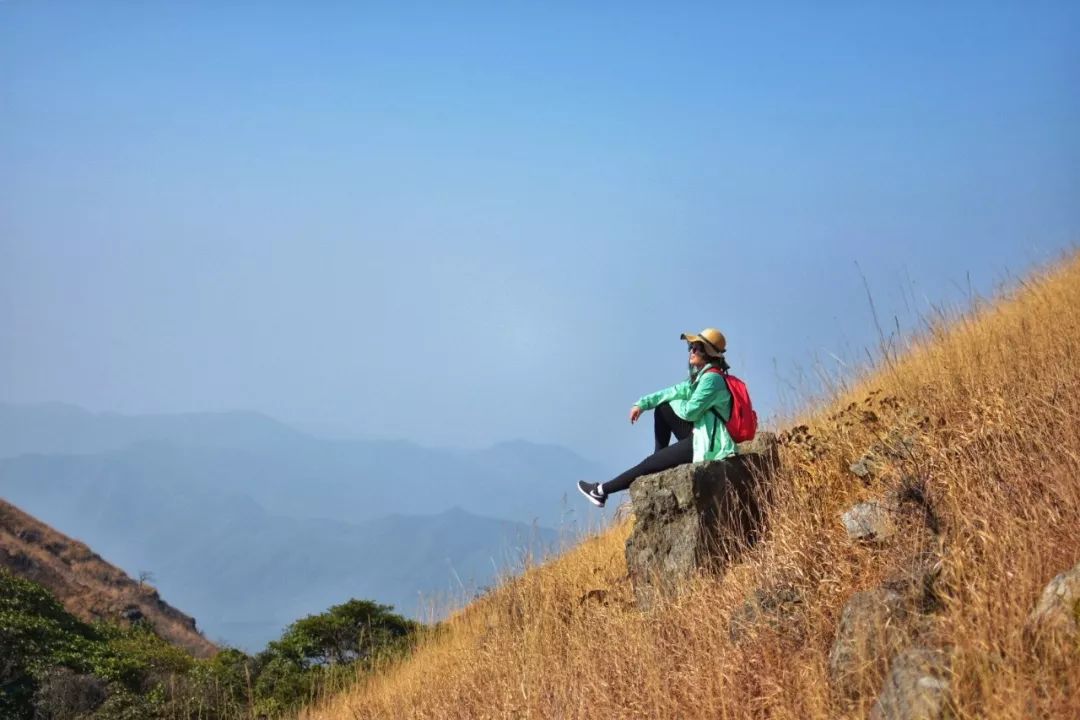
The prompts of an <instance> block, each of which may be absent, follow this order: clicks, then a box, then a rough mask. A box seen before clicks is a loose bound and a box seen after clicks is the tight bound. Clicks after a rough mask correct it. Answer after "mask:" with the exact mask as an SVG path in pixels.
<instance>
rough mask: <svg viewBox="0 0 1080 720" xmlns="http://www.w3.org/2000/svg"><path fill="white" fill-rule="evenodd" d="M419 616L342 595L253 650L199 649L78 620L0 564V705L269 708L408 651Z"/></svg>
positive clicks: (92, 719) (226, 716)
mask: <svg viewBox="0 0 1080 720" xmlns="http://www.w3.org/2000/svg"><path fill="white" fill-rule="evenodd" d="M418 628H419V625H418V624H417V623H415V622H413V621H411V620H408V619H406V618H404V617H402V616H400V615H396V614H394V613H393V612H392V608H391V607H390V606H388V605H380V604H378V603H374V602H371V601H368V600H349V601H348V602H346V603H343V604H341V605H335V606H334V607H331V608H330V609H329V610H327V611H326V612H324V613H320V614H318V615H310V616H308V617H306V618H303V619H301V620H298V621H296V622H295V623H293V624H292V625H290V626H289V627H288V628H286V630H285V632H284V633H283V634H282V636H281V638H280V639H278V640H275V641H273V642H271V643H270V644H269V645H268V646H267V648H266V650H264V651H263V652H261V653H259V654H258V655H256V656H255V657H250V656H248V655H246V654H244V653H243V652H241V651H239V650H235V649H225V650H222V651H221V652H219V653H217V654H216V655H215V656H214V657H212V658H209V659H206V660H198V659H196V658H193V657H191V656H190V655H188V654H187V653H186V652H184V651H182V650H180V649H179V648H176V647H174V646H172V645H170V644H169V643H167V642H166V641H165V640H163V639H162V638H160V637H158V636H157V635H156V634H155V633H154V632H153V630H152V628H151V627H150V626H149V625H148V624H146V623H136V624H135V625H134V626H132V627H130V628H122V627H119V626H117V625H113V624H108V623H95V624H88V623H84V622H82V621H80V620H79V619H77V618H75V617H74V616H72V615H71V614H70V613H68V612H67V611H66V610H65V609H64V607H63V605H61V604H60V602H59V601H58V600H57V599H56V598H55V597H54V596H53V595H52V594H51V593H50V592H49V591H48V590H46V589H45V588H43V587H42V586H40V585H38V584H37V583H35V582H32V581H30V580H25V579H22V578H19V577H17V576H15V575H13V574H11V573H10V572H8V571H6V570H3V569H0V717H2V718H4V719H5V720H7V719H8V718H10V719H11V720H32V719H33V720H38V719H40V720H48V719H50V718H56V719H57V720H59V719H60V718H80V719H82V720H151V719H153V718H170V719H176V720H183V719H187V718H192V719H195V718H198V720H232V719H234V718H236V719H238V718H242V717H243V718H248V717H251V716H252V714H256V715H265V716H268V717H274V716H278V715H281V714H284V713H286V712H290V711H293V710H295V709H297V708H298V707H299V706H300V705H301V704H303V703H305V702H309V701H311V700H312V699H313V698H315V697H317V696H318V695H319V694H321V693H322V692H324V691H325V690H327V689H340V688H342V687H343V686H344V685H346V684H347V683H348V682H349V681H351V680H352V679H353V678H355V677H356V672H357V670H358V669H367V668H369V667H370V666H371V664H372V663H373V662H374V661H375V660H376V659H378V658H381V657H390V656H393V655H396V654H398V653H401V652H405V651H406V650H407V649H408V646H409V645H408V644H409V641H410V639H411V638H412V637H413V636H414V634H415V632H416V631H417V629H418Z"/></svg>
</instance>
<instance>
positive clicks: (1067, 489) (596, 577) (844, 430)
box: [304, 258, 1080, 720]
mask: <svg viewBox="0 0 1080 720" xmlns="http://www.w3.org/2000/svg"><path fill="white" fill-rule="evenodd" d="M1077 357H1080V258H1073V259H1071V260H1070V261H1068V262H1065V263H1063V264H1062V265H1061V266H1060V267H1059V268H1057V269H1055V270H1054V271H1053V272H1052V273H1048V274H1046V275H1045V276H1040V277H1037V278H1035V279H1033V280H1030V281H1028V282H1025V283H1023V284H1022V285H1021V286H1020V287H1019V288H1018V289H1017V290H1016V291H1015V292H1013V293H1012V294H1011V295H1010V296H1008V297H1005V298H1002V299H1000V300H998V301H997V302H995V303H993V304H989V305H985V306H982V307H979V308H977V309H976V310H975V311H973V312H972V313H971V314H969V315H967V316H965V317H963V318H960V319H959V320H956V321H953V322H950V323H944V322H933V323H931V324H930V327H929V328H928V330H927V331H926V333H925V334H924V336H923V337H922V338H921V339H919V340H917V341H915V342H914V343H913V345H912V347H911V348H910V349H909V350H908V351H907V352H906V353H905V354H904V355H903V356H902V357H899V358H890V359H888V360H887V361H885V362H883V363H882V364H881V367H879V368H878V369H877V370H876V371H875V372H874V373H873V374H868V375H867V376H865V377H864V378H863V379H862V380H861V381H860V382H859V383H857V384H856V385H854V386H852V387H849V388H846V389H845V390H843V391H842V392H838V393H837V395H836V396H835V397H834V398H831V399H830V400H829V401H828V402H826V403H823V404H822V406H821V407H820V408H819V409H818V410H816V411H815V412H813V413H810V414H808V416H807V417H806V418H805V419H804V422H805V425H806V428H805V429H804V430H799V431H797V432H794V433H789V434H787V436H786V437H787V442H786V443H785V445H784V447H783V448H782V460H783V464H784V470H783V471H782V473H781V474H780V476H779V477H777V478H776V480H775V490H776V500H775V505H774V507H773V510H772V513H771V526H770V528H769V530H768V532H767V535H766V537H765V539H764V541H763V542H762V543H760V544H759V545H758V546H757V547H756V548H755V549H754V550H753V551H752V552H751V553H750V554H749V556H748V557H747V558H746V559H745V560H744V561H743V562H741V563H740V564H738V565H736V566H735V567H733V568H731V569H730V570H729V571H728V572H727V573H726V574H725V575H724V576H723V577H722V578H708V577H703V578H700V579H698V580H696V581H695V582H694V583H693V584H692V585H691V586H690V587H688V588H687V591H686V592H685V593H684V595H683V596H682V597H681V598H680V599H679V600H678V601H677V602H674V603H670V604H668V605H665V606H662V607H659V608H657V609H656V610H654V611H652V612H650V613H640V612H638V611H637V610H636V609H634V607H633V605H632V603H631V602H630V597H631V594H630V592H629V588H628V586H627V584H626V581H625V579H624V578H625V571H626V570H625V564H624V560H623V542H624V540H625V537H626V534H627V532H628V531H629V524H628V523H627V522H623V523H622V524H620V525H618V526H616V527H614V528H613V529H612V530H610V531H609V532H607V533H606V534H604V535H601V536H599V537H596V538H593V539H591V540H588V541H586V542H584V543H583V544H582V545H580V546H579V547H577V548H575V549H574V550H572V551H570V552H568V553H566V554H565V555H563V556H562V557H560V558H558V559H556V560H554V561H552V562H550V563H548V564H546V565H544V566H542V567H539V568H535V569H533V570H532V571H530V572H529V573H526V574H525V575H524V576H523V577H521V578H519V579H517V580H514V581H510V582H509V583H507V584H505V585H504V586H502V587H500V588H499V589H498V590H497V591H496V592H494V593H492V594H491V595H490V596H488V597H485V598H483V599H481V600H480V601H478V602H476V603H474V604H473V605H472V606H470V607H468V608H466V609H465V610H464V611H463V612H461V613H460V614H459V615H457V616H456V617H454V618H453V619H452V620H451V621H450V622H449V623H448V628H447V632H445V633H440V634H436V635H435V636H434V637H433V638H432V639H431V640H430V641H428V642H427V643H426V644H425V645H423V646H422V647H421V648H420V649H419V650H418V651H417V653H416V654H415V655H414V656H412V657H411V658H410V659H408V660H406V661H404V662H402V663H401V664H400V665H397V666H392V667H388V668H385V669H384V670H383V671H382V672H380V673H377V674H376V675H375V676H373V677H371V678H370V679H368V680H366V681H364V682H362V683H361V684H360V685H358V686H357V687H356V688H355V689H353V690H351V691H349V692H347V693H344V694H342V695H339V696H337V697H333V698H330V699H329V700H327V701H326V702H324V703H322V704H321V705H319V706H318V707H315V708H312V709H310V710H309V711H308V712H307V713H306V714H305V715H304V717H305V718H307V719H308V720H337V719H339V718H350V719H351V718H375V717H378V718H433V719H435V718H438V719H440V720H442V719H444V718H501V717H543V718H639V717H656V718H722V717H732V718H735V717H757V718H764V717H768V718H800V719H801V718H836V717H865V716H866V715H867V713H868V712H869V710H870V707H871V703H872V702H873V700H874V694H876V693H870V694H863V695H861V696H858V697H855V698H851V699H849V698H845V697H842V696H841V695H840V694H839V693H838V692H836V689H835V688H834V687H833V686H832V684H831V683H830V680H829V653H830V649H831V647H832V645H833V642H834V639H835V637H836V628H837V623H838V620H839V618H840V615H841V611H842V609H843V608H844V606H845V603H847V602H848V600H849V599H850V598H851V597H852V596H853V595H854V594H855V593H856V592H858V591H863V590H867V589H870V588H875V587H879V586H881V585H882V584H883V583H885V582H888V581H890V580H892V581H895V580H896V579H897V578H898V577H900V578H901V579H903V576H904V574H905V573H909V572H910V569H911V568H912V566H913V565H914V564H917V563H918V562H919V561H920V559H922V558H927V557H929V558H933V559H935V560H936V568H935V572H936V578H937V579H936V580H935V582H934V587H933V592H934V599H935V603H936V605H937V607H936V608H935V610H936V612H934V614H932V615H928V616H927V622H928V627H927V628H925V633H926V634H927V636H929V637H932V638H933V639H934V642H935V643H936V644H937V645H938V646H940V647H942V648H945V649H946V650H947V651H948V652H949V654H950V656H951V675H950V680H951V686H952V706H953V707H952V710H953V713H954V715H955V716H956V717H960V718H969V717H970V718H975V717H980V718H985V717H993V718H1021V717H1062V718H1064V717H1080V678H1078V676H1077V673H1076V668H1077V667H1080V648H1072V650H1068V648H1066V650H1067V652H1066V654H1065V656H1063V657H1058V658H1056V659H1054V658H1045V657H1040V656H1039V655H1038V654H1037V653H1036V652H1035V651H1034V649H1033V648H1032V647H1031V645H1030V644H1029V641H1028V639H1026V636H1025V632H1024V626H1025V622H1026V619H1027V617H1028V614H1029V613H1030V611H1031V610H1032V608H1033V607H1034V606H1035V604H1036V602H1037V601H1038V599H1039V596H1040V594H1041V592H1042V590H1043V588H1044V586H1045V585H1046V584H1047V582H1048V581H1049V580H1050V579H1051V578H1052V577H1054V576H1055V575H1056V574H1057V573H1059V572H1061V571H1062V570H1065V569H1067V568H1070V567H1072V566H1073V565H1075V564H1076V563H1077V561H1078V560H1080V532H1078V531H1077V529H1078V528H1080V363H1078V362H1077V360H1076V359H1077ZM890 432H892V433H901V434H903V435H905V436H908V437H910V438H912V440H913V447H912V449H911V452H910V453H909V454H908V455H907V457H905V458H904V459H903V460H902V461H899V462H897V463H895V464H894V465H893V466H889V467H885V468H883V469H882V470H881V471H880V472H879V473H878V474H877V475H875V476H871V477H868V478H867V479H865V480H863V479H860V478H859V477H857V476H856V475H855V474H853V473H852V472H851V471H850V469H849V468H850V465H851V464H852V463H853V462H854V461H856V460H858V459H859V458H860V457H861V456H862V455H863V453H864V452H865V451H866V450H867V448H868V447H871V446H872V445H873V444H874V443H876V442H880V441H881V439H882V438H883V437H885V436H887V435H888V434H889V433H890ZM901 483H903V484H906V486H907V487H909V488H913V489H917V490H918V492H919V494H920V496H921V498H922V503H923V505H924V506H925V509H926V512H927V517H928V518H932V522H928V523H921V524H919V525H918V526H917V527H916V526H914V525H913V526H912V528H913V529H912V530H911V531H910V532H904V533H900V534H898V535H897V536H896V537H894V538H893V539H891V540H889V541H887V542H884V543H878V544H857V543H854V542H853V541H852V540H850V539H849V538H848V536H847V535H846V533H845V532H844V529H843V527H842V525H841V523H840V515H841V513H842V512H843V511H845V510H846V509H848V508H849V507H851V506H852V505H853V504H855V503H857V502H859V501H862V500H866V499H870V498H875V497H879V496H881V495H882V494H883V493H886V492H888V491H890V490H895V489H896V488H897V487H898V486H899V485H900V484H901ZM776 588H784V589H785V592H787V593H789V594H790V595H791V596H794V597H796V598H797V601H795V602H793V603H791V607H789V608H787V609H786V611H785V613H784V614H783V615H778V616H775V617H773V618H767V619H764V620H760V619H759V620H758V621H752V622H751V628H750V630H749V631H747V632H732V627H733V626H732V622H731V621H732V619H733V617H737V616H739V614H740V613H741V612H742V610H743V608H744V603H745V602H746V600H747V599H748V598H749V597H752V596H753V594H754V593H766V594H767V593H769V592H772V591H773V589H776ZM595 590H599V591H601V592H590V591H595Z"/></svg>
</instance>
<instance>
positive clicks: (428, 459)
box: [0, 403, 611, 527]
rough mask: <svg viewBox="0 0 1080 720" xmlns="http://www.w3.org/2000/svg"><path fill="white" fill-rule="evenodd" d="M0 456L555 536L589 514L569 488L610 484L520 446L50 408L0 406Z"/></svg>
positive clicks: (267, 503) (70, 473)
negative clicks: (324, 434) (476, 519)
mask: <svg viewBox="0 0 1080 720" xmlns="http://www.w3.org/2000/svg"><path fill="white" fill-rule="evenodd" d="M68 453H80V454H79V455H75V456H71V455H67V454H68ZM58 454H64V456H63V457H58V456H57V455H58ZM0 456H6V457H7V458H9V459H10V461H9V460H5V461H0V462H2V464H3V466H4V467H6V468H8V470H9V471H13V472H16V473H17V474H19V473H21V475H20V476H21V477H25V474H26V473H29V474H30V475H32V476H33V477H34V478H36V480H35V482H37V481H38V480H40V481H43V482H52V481H56V480H58V479H60V478H69V479H71V478H91V477H92V478H99V479H105V478H108V479H109V480H110V481H111V482H113V483H116V484H119V485H121V486H126V485H130V484H132V483H163V484H165V485H168V486H170V487H172V486H174V485H176V486H178V487H177V488H176V490H175V491H176V492H181V493H185V492H189V491H190V492H195V491H198V490H199V489H201V488H213V489H215V491H221V490H223V491H225V492H227V493H233V494H238V495H247V496H249V497H250V498H252V499H253V500H255V501H256V502H257V503H259V504H260V505H261V506H262V507H263V508H265V509H266V510H267V511H268V512H270V513H274V514H283V515H289V516H297V517H323V518H330V519H337V520H342V521H346V522H355V521H360V520H367V519H374V518H376V517H380V516H382V515H386V514H388V513H394V512H402V513H410V514H430V513H438V512H442V511H444V510H446V509H448V508H451V507H455V506H456V507H461V508H462V509H464V510H466V511H468V512H471V513H475V514H480V515H487V516H493V517H502V518H506V519H509V520H516V521H519V522H525V523H531V522H534V521H536V522H539V523H540V524H541V525H546V526H548V527H561V526H563V525H565V524H566V523H567V522H568V521H573V520H574V519H575V518H577V517H579V516H581V515H582V511H584V510H586V509H587V508H586V507H585V506H583V505H581V503H579V502H578V500H579V498H577V497H576V496H573V494H574V493H575V490H574V483H575V482H576V481H577V480H579V479H592V478H606V477H608V476H610V475H611V473H610V472H609V471H607V470H605V469H604V468H603V467H601V466H599V465H598V464H596V463H593V462H590V461H588V460H586V459H584V458H582V457H580V456H579V455H577V454H575V453H574V452H572V451H570V450H568V449H566V448H562V447H559V446H554V445H539V444H534V443H528V442H525V441H513V442H507V443H501V444H498V445H495V446H493V447H491V448H488V449H485V450H476V451H462V450H444V449H431V448H424V447H421V446H418V445H415V444H412V443H409V442H405V441H372V440H324V439H321V438H316V437H312V436H310V435H306V434H304V433H300V432H297V431H295V430H292V429H291V428H290V427H289V426H287V425H285V424H283V423H280V422H277V421H276V420H273V419H272V418H269V417H266V416H264V415H260V414H258V413H246V412H235V413H193V414H184V415H149V416H128V415H118V414H115V413H88V412H86V411H85V410H81V409H79V408H77V407H74V406H71V405H59V404H55V403H52V404H44V405H33V406H17V405H4V404H0ZM19 456H22V457H21V458H19ZM43 456H47V457H43ZM12 462H14V464H12ZM12 468H14V470H12Z"/></svg>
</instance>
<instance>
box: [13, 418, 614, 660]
mask: <svg viewBox="0 0 1080 720" xmlns="http://www.w3.org/2000/svg"><path fill="white" fill-rule="evenodd" d="M0 456H2V457H0V496H2V497H4V498H5V499H7V500H9V501H11V502H13V503H15V504H16V505H18V506H20V507H21V508H22V509H23V510H26V511H27V512H30V513H32V514H34V515H36V516H37V517H39V518H41V519H42V520H44V521H45V522H47V523H49V524H50V525H52V526H53V527H55V528H57V529H59V530H62V531H63V532H65V533H67V534H70V535H73V536H76V537H79V538H80V539H82V540H84V541H85V542H87V543H88V544H90V545H91V546H92V547H93V548H94V549H95V550H96V551H97V552H99V553H101V554H102V555H103V556H105V557H106V558H108V559H109V560H110V561H112V562H115V563H117V564H119V565H120V566H122V567H124V568H126V569H127V570H128V571H129V572H132V573H137V572H138V571H140V570H149V571H152V572H153V573H154V575H155V577H156V582H157V586H158V587H159V588H160V589H161V591H162V592H163V593H164V594H165V595H166V596H167V597H169V598H170V602H173V603H175V604H176V605H177V606H179V607H182V608H184V609H185V610H186V611H187V612H191V613H193V614H194V615H195V617H196V618H197V619H198V621H199V624H200V626H201V627H202V628H203V629H204V631H205V632H206V634H207V636H208V637H210V638H211V639H213V640H222V641H225V642H228V643H232V644H237V645H240V646H241V647H244V648H246V649H249V650H255V649H259V648H260V647H261V646H262V645H263V644H265V642H266V641H267V640H269V639H272V638H273V637H276V635H277V634H278V633H279V632H280V630H281V628H283V627H284V626H285V625H287V624H288V623H289V622H292V621H293V620H295V619H297V618H299V617H301V616H303V615H305V614H308V613H313V612H319V611H322V610H324V609H325V608H326V607H328V606H329V605H331V604H334V603H337V602H342V601H344V600H346V599H348V598H349V597H362V598H370V599H373V600H376V601H379V602H384V603H389V604H393V605H394V606H395V607H396V608H397V610H399V611H401V612H404V613H406V614H409V615H412V616H414V617H421V618H424V617H425V616H428V615H430V614H432V610H430V609H428V608H426V607H425V606H424V603H423V600H422V598H425V597H426V598H432V596H434V595H438V596H440V598H441V599H440V600H438V601H437V604H438V605H439V607H437V608H435V609H434V615H435V616H439V615H440V614H441V612H440V609H441V610H442V611H445V610H446V607H447V606H446V603H447V602H448V598H451V597H457V598H459V599H460V598H461V597H462V596H467V595H468V594H469V593H472V592H475V591H476V590H478V589H480V588H482V587H484V586H486V585H488V584H490V583H491V582H492V581H493V579H494V577H495V576H496V574H497V573H498V572H501V571H510V570H512V569H514V567H516V566H517V565H518V564H519V563H520V561H521V558H522V556H523V555H527V554H528V553H529V552H530V550H531V551H532V552H535V553H536V554H538V555H539V554H542V553H543V552H544V551H545V550H546V549H548V548H550V547H551V546H552V545H553V544H554V543H555V542H556V540H557V538H558V537H559V536H560V535H562V536H564V537H565V538H566V539H568V540H569V539H572V538H573V537H575V536H576V535H577V533H578V532H579V530H580V529H581V527H582V526H583V525H585V524H587V523H588V522H590V521H591V522H592V523H593V524H595V522H596V519H597V517H598V515H597V514H596V513H594V512H591V511H592V508H591V507H588V506H585V505H584V504H583V503H581V502H579V501H580V500H581V499H580V498H577V497H575V496H572V495H570V493H571V492H574V491H573V484H574V481H576V480H577V479H579V478H589V477H600V476H604V475H607V474H609V473H605V472H604V471H603V470H602V469H601V468H599V467H598V466H597V465H595V464H594V463H591V462H589V461H587V460H585V459H583V458H581V457H579V456H577V455H576V454H574V453H573V452H571V451H569V450H567V449H565V448H561V447H558V446H550V445H537V444H533V443H528V442H523V441H515V442H509V443H502V444H499V445H496V446H494V447H491V448H488V449H485V450H479V451H464V450H438V449H431V448H423V447H420V446H417V445H414V444H411V443H408V442H380V441H360V440H325V439H321V438H317V437H314V436H312V435H309V434H306V433H302V432H299V431H296V430H294V429H292V428H291V427H289V426H288V425H285V424H283V423H280V422H278V421H276V420H274V419H272V418H269V417H267V416H265V415H261V414H259V413H249V412H230V413H193V414H180V415H148V416H130V415H119V414H115V413H90V412H87V411H85V410H83V409H81V408H78V407H75V406H71V405H62V404H44V405H33V406H17V405H8V404H0Z"/></svg>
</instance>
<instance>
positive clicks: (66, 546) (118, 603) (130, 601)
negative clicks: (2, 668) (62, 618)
mask: <svg viewBox="0 0 1080 720" xmlns="http://www.w3.org/2000/svg"><path fill="white" fill-rule="evenodd" d="M0 568H6V569H8V570H10V571H11V572H12V573H14V574H15V575H17V576H20V577H24V578H27V579H30V580H33V581H35V582H37V583H40V584H41V585H43V586H44V587H46V588H48V590H49V591H50V592H51V593H53V594H54V595H55V596H56V597H57V598H59V599H60V601H61V602H62V603H63V604H64V607H65V608H66V609H67V610H68V612H70V613H72V614H73V615H75V616H76V617H78V618H79V619H81V620H82V621H84V622H94V621H98V620H103V621H108V622H113V623H117V624H120V625H131V624H132V623H133V621H145V622H146V623H148V624H149V625H150V626H151V627H153V628H154V632H156V633H157V634H158V635H160V636H161V637H163V638H164V639H165V640H167V641H169V642H171V643H172V644H174V645H176V646H177V647H180V648H183V649H185V650H187V651H188V652H190V653H191V654H193V655H195V656H197V657H209V656H211V655H213V654H214V653H216V652H217V647H216V646H215V645H214V644H213V643H211V642H210V641H209V640H207V639H206V638H205V637H203V635H202V633H200V632H199V631H198V630H197V629H196V627H195V619H194V618H192V617H190V616H189V615H185V614H184V613H182V612H181V611H179V610H177V609H176V608H174V607H173V606H171V605H169V604H168V603H167V602H165V601H164V600H162V599H161V596H160V595H159V594H158V592H157V590H156V589H154V588H153V587H151V586H150V585H148V584H146V583H144V582H141V581H136V580H134V579H132V578H130V577H128V575H127V574H126V573H124V571H123V570H121V569H120V568H118V567H116V566H115V565H111V564H109V563H108V562H106V561H105V560H104V559H102V557H101V556H100V555H98V554H97V553H94V552H92V551H91V550H90V548H88V547H87V546H86V545H84V544H83V543H81V542H79V541H77V540H73V539H71V538H69V537H68V536H66V535H64V534H63V533H60V532H57V531H56V530H54V529H53V528H51V527H49V526H48V525H46V524H45V523H43V522H41V521H40V520H38V519H37V518H34V517H32V516H30V515H28V514H26V513H24V512H23V511H21V510H19V509H18V508H17V507H15V506H14V505H12V504H11V503H8V502H5V501H4V500H2V499H0Z"/></svg>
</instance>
